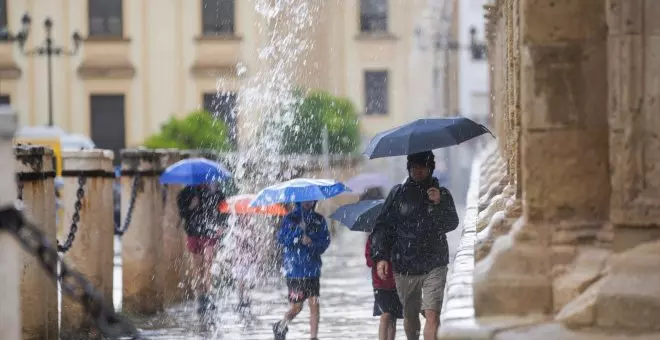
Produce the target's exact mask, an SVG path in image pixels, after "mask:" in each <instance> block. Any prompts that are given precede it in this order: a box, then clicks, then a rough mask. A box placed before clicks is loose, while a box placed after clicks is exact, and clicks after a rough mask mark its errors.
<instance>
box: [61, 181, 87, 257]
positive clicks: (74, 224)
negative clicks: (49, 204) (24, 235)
mask: <svg viewBox="0 0 660 340" xmlns="http://www.w3.org/2000/svg"><path fill="white" fill-rule="evenodd" d="M86 183H87V177H85V176H80V177H78V190H77V191H76V203H74V205H73V216H71V227H70V228H69V235H68V236H67V238H66V242H64V244H62V245H60V244H59V243H58V244H57V250H58V251H59V252H61V253H66V252H67V251H69V249H71V246H72V245H73V240H75V239H76V233H77V232H78V222H80V209H81V208H82V199H83V198H84V197H85V184H86Z"/></svg>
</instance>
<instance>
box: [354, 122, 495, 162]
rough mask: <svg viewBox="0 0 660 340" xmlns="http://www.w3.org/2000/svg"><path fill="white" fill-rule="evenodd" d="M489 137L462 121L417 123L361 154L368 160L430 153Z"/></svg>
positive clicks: (478, 127)
mask: <svg viewBox="0 0 660 340" xmlns="http://www.w3.org/2000/svg"><path fill="white" fill-rule="evenodd" d="M485 133H490V134H491V135H492V133H491V132H490V131H489V130H488V128H486V127H485V126H483V125H481V124H478V123H475V122H473V121H472V120H470V119H468V118H464V117H454V118H427V119H417V120H415V121H412V122H410V123H407V124H404V125H401V126H399V127H396V128H393V129H390V130H387V131H384V132H381V133H379V134H377V135H376V137H374V138H373V139H372V140H371V141H370V142H369V145H368V146H367V148H366V150H365V151H364V155H366V156H368V157H369V159H374V158H382V157H392V156H404V155H410V154H413V153H418V152H422V151H431V150H434V149H439V148H444V147H448V146H452V145H458V144H460V143H463V142H465V141H467V140H470V139H472V138H475V137H477V136H480V135H483V134H485Z"/></svg>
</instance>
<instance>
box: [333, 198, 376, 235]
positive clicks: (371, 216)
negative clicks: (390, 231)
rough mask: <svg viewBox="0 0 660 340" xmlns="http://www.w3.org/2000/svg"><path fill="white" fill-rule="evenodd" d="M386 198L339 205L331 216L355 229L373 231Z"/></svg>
mask: <svg viewBox="0 0 660 340" xmlns="http://www.w3.org/2000/svg"><path fill="white" fill-rule="evenodd" d="M384 203H385V200H384V199H382V200H370V201H360V202H357V203H353V204H347V205H344V206H341V207H339V209H337V210H336V211H335V212H334V213H333V214H332V215H330V218H331V219H333V220H335V221H338V222H340V223H342V224H343V225H345V226H347V227H348V229H350V230H353V231H366V232H371V231H372V230H373V229H374V226H375V225H376V219H377V218H378V215H380V211H381V210H382V209H383V204H384Z"/></svg>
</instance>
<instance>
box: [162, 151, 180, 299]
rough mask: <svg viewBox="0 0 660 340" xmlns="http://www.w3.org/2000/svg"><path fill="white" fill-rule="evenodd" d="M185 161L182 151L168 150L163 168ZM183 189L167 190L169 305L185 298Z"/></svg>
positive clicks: (165, 245) (165, 225) (165, 243)
mask: <svg viewBox="0 0 660 340" xmlns="http://www.w3.org/2000/svg"><path fill="white" fill-rule="evenodd" d="M181 159H183V158H182V156H181V153H180V152H179V151H178V150H168V151H167V152H166V153H165V158H164V159H163V161H164V164H163V168H167V167H168V166H170V165H172V164H174V163H176V162H178V161H179V160H181ZM182 188H183V186H181V185H174V184H168V185H166V186H165V187H164V188H163V194H164V203H163V204H164V209H165V211H164V213H163V257H162V258H163V260H162V263H163V265H164V266H163V268H162V269H163V275H164V278H163V279H164V280H165V304H167V305H172V304H175V303H179V302H181V301H183V299H184V297H185V289H184V284H185V283H184V282H183V279H184V276H185V268H186V266H185V258H184V251H185V232H184V230H183V220H182V219H181V218H180V216H179V208H178V206H177V203H176V198H177V195H178V194H179V191H181V189H182Z"/></svg>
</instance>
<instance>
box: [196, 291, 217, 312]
mask: <svg viewBox="0 0 660 340" xmlns="http://www.w3.org/2000/svg"><path fill="white" fill-rule="evenodd" d="M214 310H215V304H214V303H213V301H211V299H210V298H209V297H208V296H207V295H200V296H199V297H197V314H198V315H204V314H206V312H208V311H214Z"/></svg>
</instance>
